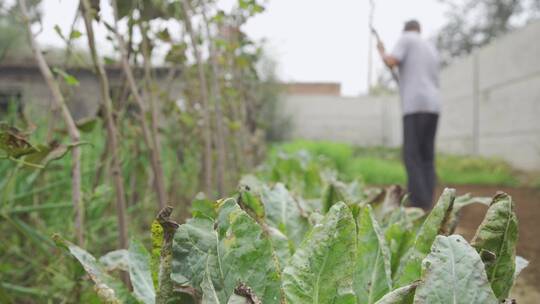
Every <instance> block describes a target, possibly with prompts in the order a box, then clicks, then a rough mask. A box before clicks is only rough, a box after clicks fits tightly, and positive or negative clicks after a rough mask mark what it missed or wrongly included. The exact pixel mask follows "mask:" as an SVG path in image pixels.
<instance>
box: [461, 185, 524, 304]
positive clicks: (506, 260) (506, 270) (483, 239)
mask: <svg viewBox="0 0 540 304" xmlns="http://www.w3.org/2000/svg"><path fill="white" fill-rule="evenodd" d="M517 238H518V223H517V217H516V214H515V213H514V205H513V203H512V198H511V197H510V196H508V195H507V194H505V193H500V194H497V195H496V196H495V197H494V198H493V202H492V203H491V206H490V207H489V209H488V211H487V213H486V216H485V218H484V221H483V222H482V224H480V226H479V227H478V230H477V231H476V235H475V236H474V238H473V240H472V245H473V247H475V248H476V250H477V251H478V252H479V253H481V254H482V252H484V251H487V252H490V253H493V254H494V255H495V258H494V259H491V260H489V261H485V264H486V273H487V276H488V279H489V282H490V283H491V287H492V288H493V291H494V292H495V295H496V296H497V298H499V299H501V300H502V299H505V298H507V297H508V293H509V292H510V288H512V285H513V281H514V270H515V258H516V243H517Z"/></svg>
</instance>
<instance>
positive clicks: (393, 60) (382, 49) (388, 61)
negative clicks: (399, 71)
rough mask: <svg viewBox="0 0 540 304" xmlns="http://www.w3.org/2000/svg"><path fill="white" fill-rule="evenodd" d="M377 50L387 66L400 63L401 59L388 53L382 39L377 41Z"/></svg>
mask: <svg viewBox="0 0 540 304" xmlns="http://www.w3.org/2000/svg"><path fill="white" fill-rule="evenodd" d="M377 50H379V54H380V55H381V58H382V60H383V62H384V64H386V66H388V67H389V68H393V67H395V66H397V65H399V61H398V60H397V59H396V58H394V57H393V56H391V55H387V54H386V48H385V47H384V43H382V41H380V40H379V41H377Z"/></svg>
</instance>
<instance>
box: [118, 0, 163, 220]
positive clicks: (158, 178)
mask: <svg viewBox="0 0 540 304" xmlns="http://www.w3.org/2000/svg"><path fill="white" fill-rule="evenodd" d="M111 2H112V6H113V10H114V31H115V35H116V40H117V41H118V47H119V49H120V54H121V56H122V68H123V70H124V74H125V76H126V78H127V81H128V85H129V87H130V90H131V94H132V95H133V97H134V99H135V102H137V105H138V107H139V109H140V110H141V113H140V115H139V119H140V123H141V128H142V131H143V139H144V142H145V144H146V146H147V147H148V150H149V153H150V162H151V164H152V170H153V171H154V186H155V188H156V192H157V195H158V200H159V206H160V210H161V209H162V208H164V207H165V206H167V190H166V189H165V177H164V174H163V167H162V164H161V156H160V153H159V143H158V142H157V139H156V136H157V134H154V136H152V133H151V130H150V127H149V126H148V122H147V121H146V115H145V112H146V108H145V106H144V101H143V99H142V97H141V94H140V93H139V90H138V88H137V83H136V82H135V77H134V76H133V71H132V70H131V66H130V65H129V59H128V54H127V50H126V45H125V43H124V39H123V38H122V36H121V35H120V33H119V32H118V9H117V4H116V1H115V0H111ZM153 118H154V117H152V119H153Z"/></svg>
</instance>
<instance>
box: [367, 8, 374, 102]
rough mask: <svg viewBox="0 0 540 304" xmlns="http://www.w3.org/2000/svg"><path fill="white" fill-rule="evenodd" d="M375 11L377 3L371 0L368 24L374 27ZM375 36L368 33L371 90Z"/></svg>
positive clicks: (369, 83) (368, 87)
mask: <svg viewBox="0 0 540 304" xmlns="http://www.w3.org/2000/svg"><path fill="white" fill-rule="evenodd" d="M374 12H375V3H374V2H373V0H370V1H369V18H368V26H369V28H370V29H372V28H373V15H374ZM372 77H373V37H371V35H369V34H368V71H367V89H368V92H371V85H372V84H373V79H372Z"/></svg>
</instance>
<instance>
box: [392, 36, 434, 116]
mask: <svg viewBox="0 0 540 304" xmlns="http://www.w3.org/2000/svg"><path fill="white" fill-rule="evenodd" d="M391 55H392V57H394V58H396V59H397V60H398V61H399V93H400V95H401V104H402V109H403V115H407V114H412V113H419V112H423V113H439V112H440V109H441V101H440V99H441V98H440V92H439V69H440V62H439V54H438V53H437V50H436V49H435V47H433V45H431V44H430V43H428V42H427V41H425V40H424V39H422V38H421V37H420V34H419V33H417V32H405V33H404V34H403V36H402V37H401V38H400V39H399V41H398V43H397V45H396V46H395V48H394V50H393V51H392V54H391Z"/></svg>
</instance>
